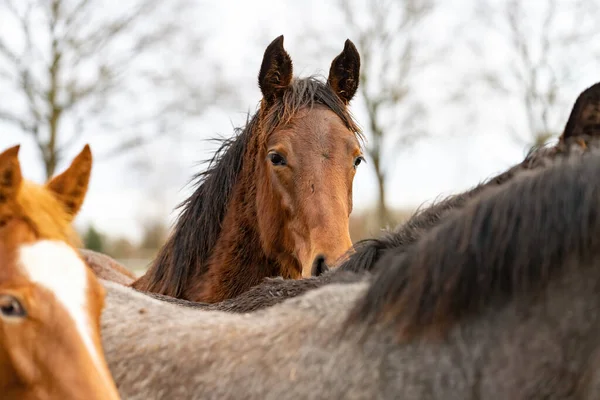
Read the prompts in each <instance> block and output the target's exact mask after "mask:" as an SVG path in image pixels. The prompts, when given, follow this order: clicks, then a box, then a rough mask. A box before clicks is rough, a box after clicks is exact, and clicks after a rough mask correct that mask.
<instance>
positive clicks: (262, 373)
mask: <svg viewBox="0 0 600 400" xmlns="http://www.w3.org/2000/svg"><path fill="white" fill-rule="evenodd" d="M599 176H600V151H598V150H595V149H591V150H589V151H588V152H586V153H585V154H583V155H577V156H571V157H566V158H556V159H555V160H554V161H552V162H551V163H549V165H547V166H546V167H544V168H541V169H537V170H533V171H524V172H522V173H519V174H518V175H517V176H516V177H514V178H513V179H511V180H510V181H509V182H506V183H504V184H503V185H499V186H496V187H490V188H487V189H485V190H483V191H482V192H481V193H480V194H478V195H477V196H474V197H473V198H471V199H469V200H468V201H467V202H466V203H465V204H464V205H463V206H462V207H460V208H458V209H455V210H453V211H452V212H451V213H450V214H448V215H447V216H446V217H445V218H444V219H443V220H442V221H440V223H439V224H437V225H436V226H435V227H433V228H431V229H430V230H429V231H427V232H424V233H423V234H422V235H421V237H420V238H419V239H418V240H417V241H416V242H415V243H414V244H413V245H411V246H410V247H408V248H402V249H400V250H399V251H397V252H396V251H394V250H393V249H391V250H390V251H388V252H386V253H385V254H384V255H383V256H382V257H380V258H379V260H378V261H377V262H376V263H377V265H376V267H375V268H374V271H376V273H375V275H374V277H373V278H369V277H364V278H363V279H362V280H360V281H359V282H356V283H346V284H340V283H332V284H329V285H326V286H324V287H321V288H318V289H314V290H311V291H309V292H307V293H305V294H303V295H300V296H297V297H295V298H292V299H288V300H286V301H283V302H282V303H280V304H277V305H275V306H272V307H270V308H267V309H264V310H260V311H256V312H253V313H249V314H232V313H225V312H218V311H205V310H198V309H194V308H190V307H181V306H178V305H176V304H172V303H168V302H162V301H159V300H156V299H153V298H150V297H148V296H146V295H144V294H142V293H139V292H136V291H134V290H133V289H130V288H127V287H123V286H121V285H118V284H114V283H109V282H106V283H105V286H106V288H107V291H108V297H107V301H106V308H105V312H104V315H103V326H102V329H103V332H102V333H103V344H104V349H105V353H106V358H107V361H108V363H109V367H110V369H111V371H112V373H113V377H114V379H115V381H116V383H117V386H118V388H119V391H120V393H121V395H122V396H123V398H124V399H200V398H202V399H207V398H208V399H213V398H214V399H240V398H244V399H339V398H344V399H345V398H356V399H359V398H360V399H374V398H380V399H393V398H402V399H482V398H484V399H551V398H572V399H597V398H600V375H599V374H600V372H597V371H600V314H599V311H600V295H599V293H600V268H599V267H600V214H599V212H598V210H599V207H598V206H599V205H600V180H599V179H598V177H599Z"/></svg>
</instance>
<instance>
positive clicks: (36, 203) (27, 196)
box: [16, 181, 81, 247]
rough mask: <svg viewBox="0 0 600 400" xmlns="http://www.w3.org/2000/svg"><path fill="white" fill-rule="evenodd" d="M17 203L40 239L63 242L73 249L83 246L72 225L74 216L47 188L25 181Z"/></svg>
mask: <svg viewBox="0 0 600 400" xmlns="http://www.w3.org/2000/svg"><path fill="white" fill-rule="evenodd" d="M16 203H17V207H18V208H19V212H20V213H21V214H22V216H23V217H24V218H26V219H27V220H28V221H29V222H30V223H31V225H32V227H33V228H34V229H35V230H36V232H37V233H38V235H39V236H40V237H42V238H46V239H51V240H61V241H64V242H67V243H69V244H70V245H71V246H73V247H79V246H81V239H80V237H79V235H78V234H77V231H76V230H75V228H74V227H73V225H72V216H71V215H69V213H68V212H67V210H66V209H65V207H64V206H63V205H62V204H61V203H60V201H59V200H58V199H57V198H56V196H55V195H54V194H52V193H51V192H50V191H49V190H48V188H46V187H45V186H41V185H38V184H36V183H33V182H30V181H23V185H22V186H21V189H20V191H19V193H18V195H17V198H16Z"/></svg>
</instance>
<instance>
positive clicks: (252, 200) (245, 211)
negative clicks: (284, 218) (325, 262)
mask: <svg viewBox="0 0 600 400" xmlns="http://www.w3.org/2000/svg"><path fill="white" fill-rule="evenodd" d="M252 147H254V146H252ZM252 147H250V149H251V150H249V151H248V152H247V154H246V155H245V160H244V168H243V170H242V173H241V174H240V177H239V180H238V182H237V184H236V187H235V189H234V194H233V197H232V199H231V201H230V203H229V206H228V208H227V213H226V215H225V218H224V220H223V225H222V229H221V235H220V236H219V239H218V240H217V243H216V244H215V246H214V248H213V251H212V254H211V256H210V258H209V259H208V262H207V264H206V266H205V267H204V268H196V273H195V274H194V276H193V277H192V278H191V279H190V280H189V282H188V285H187V286H186V288H185V289H184V291H183V296H182V297H183V298H184V299H187V300H192V301H201V302H208V303H215V302H219V301H222V300H225V299H229V298H232V297H235V296H237V295H239V294H241V293H243V292H245V291H246V290H248V289H250V288H251V287H252V286H254V285H257V284H259V283H260V282H261V281H262V280H263V278H266V277H270V276H275V275H277V274H278V271H279V270H280V268H279V265H278V262H277V261H276V260H273V259H271V258H269V257H268V256H267V254H265V251H264V249H263V247H262V244H261V240H260V235H259V231H258V213H257V208H256V184H255V183H254V182H255V181H256V180H257V176H258V173H259V172H258V171H256V168H257V165H256V164H257V163H256V152H257V151H258V150H257V149H256V148H254V149H253V148H252Z"/></svg>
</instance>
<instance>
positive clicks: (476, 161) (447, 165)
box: [0, 0, 598, 239]
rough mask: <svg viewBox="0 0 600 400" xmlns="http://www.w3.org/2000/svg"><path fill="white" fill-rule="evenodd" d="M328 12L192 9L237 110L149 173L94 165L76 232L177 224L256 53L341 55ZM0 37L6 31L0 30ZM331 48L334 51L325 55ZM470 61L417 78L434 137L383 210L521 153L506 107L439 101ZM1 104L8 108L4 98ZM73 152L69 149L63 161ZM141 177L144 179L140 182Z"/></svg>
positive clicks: (313, 60) (28, 158) (2, 134)
mask: <svg viewBox="0 0 600 400" xmlns="http://www.w3.org/2000/svg"><path fill="white" fill-rule="evenodd" d="M447 3H450V2H447ZM465 4H467V2H466V1H456V2H452V5H451V6H450V5H448V4H447V5H446V6H447V8H446V9H443V10H442V11H441V12H439V13H438V14H437V17H436V18H437V19H436V21H437V22H436V23H434V24H432V26H431V27H430V29H428V33H429V34H430V35H432V37H436V36H438V37H439V36H440V35H441V36H443V35H448V34H451V33H452V32H454V31H453V29H456V21H457V18H458V16H460V15H461V13H464V12H466V5H465ZM331 10H332V7H331V5H328V3H326V2H321V1H317V0H313V1H309V2H298V1H278V2H270V1H264V0H260V1H253V2H248V1H233V0H220V1H219V2H212V3H211V4H210V6H206V7H205V8H203V9H202V10H200V11H198V13H199V14H198V19H199V21H198V23H199V24H202V29H204V30H205V31H209V32H210V38H209V40H208V42H207V48H206V52H207V54H209V57H210V59H211V60H215V61H216V62H219V63H220V64H221V72H222V73H223V75H224V76H225V77H229V78H230V79H231V80H232V81H235V82H243V84H240V87H239V92H240V93H239V102H240V104H238V105H236V106H234V107H223V108H214V109H210V110H209V111H208V112H207V114H206V115H205V116H204V117H203V118H202V119H201V120H198V121H194V123H193V129H194V132H197V136H193V137H192V139H189V138H188V140H186V141H185V142H180V141H172V140H167V139H168V138H166V139H164V140H161V141H160V142H157V143H155V144H153V145H152V146H148V147H147V148H145V149H144V152H145V153H146V154H147V156H148V157H147V159H149V160H151V163H153V164H154V168H153V169H152V172H151V173H140V172H138V171H136V170H132V166H131V164H132V163H131V160H128V159H127V157H122V158H119V159H115V160H110V161H107V162H104V163H97V164H96V165H94V170H93V174H92V181H91V186H90V190H89V194H88V198H87V200H86V202H85V204H84V207H83V209H82V211H81V214H80V215H79V217H78V219H77V224H78V226H80V227H84V226H86V225H87V224H89V223H93V224H94V225H95V226H97V227H98V228H99V229H100V230H101V231H104V232H106V233H109V234H111V235H125V236H127V237H130V238H132V239H138V238H139V236H140V221H142V220H143V219H144V217H145V216H146V215H148V214H149V213H159V214H160V213H162V214H163V215H164V216H165V218H169V221H170V222H172V221H173V219H174V218H175V217H176V216H177V214H176V213H174V212H173V209H174V207H175V205H176V204H178V203H179V202H180V201H182V200H183V199H185V198H186V197H187V196H188V195H189V194H190V188H189V187H186V186H185V185H186V183H187V182H188V180H189V179H190V178H191V177H192V175H193V174H194V173H196V172H198V170H199V168H201V167H200V166H198V162H199V161H202V160H205V159H206V158H208V157H210V155H211V152H212V151H213V150H214V148H215V147H214V144H210V143H206V142H205V139H207V138H209V137H213V136H215V135H225V136H228V135H231V134H232V133H233V130H232V125H240V124H241V123H242V122H243V121H244V120H245V113H246V112H248V111H254V110H255V109H256V106H257V104H258V101H259V100H260V92H259V90H258V87H257V84H256V75H257V73H258V70H259V68H260V63H261V60H262V55H263V51H264V48H265V47H266V46H267V45H268V44H269V42H270V41H271V40H272V39H274V38H275V37H276V36H278V35H280V34H284V35H285V47H286V49H287V50H288V52H289V53H290V55H291V57H292V59H293V61H294V72H295V73H296V74H299V75H307V74H312V73H321V74H324V73H325V71H328V69H329V63H330V62H331V60H332V59H333V57H334V56H335V55H336V54H337V53H338V52H339V51H341V49H342V47H343V43H344V40H345V39H346V38H350V39H352V37H351V33H350V32H348V31H347V30H346V29H345V28H344V26H343V24H342V21H337V20H335V19H334V18H333V17H332V16H333V15H334V13H333V12H332V11H331ZM188 19H189V18H188ZM0 25H1V20H0ZM324 27H325V28H324ZM312 28H318V29H320V30H321V31H323V30H324V29H325V31H326V32H329V33H328V34H327V35H326V36H327V37H324V38H323V50H322V51H321V53H324V54H321V55H320V56H319V57H307V56H306V55H305V54H303V52H304V51H305V47H306V46H304V43H302V40H303V38H302V35H301V33H302V32H303V31H304V30H307V29H312ZM474 29H475V28H474ZM468 30H469V29H467V31H468ZM0 34H2V35H6V34H8V33H7V32H6V31H2V29H1V28H0ZM467 34H470V35H475V36H477V35H480V40H482V41H484V42H485V43H489V45H490V46H494V45H495V44H494V43H495V40H497V38H494V37H493V36H488V35H487V34H483V33H481V32H478V31H473V32H467ZM335 43H337V48H331V46H332V44H335ZM328 52H329V53H328ZM303 55H304V57H303ZM470 57H471V56H468V55H467V53H466V52H465V51H464V49H463V48H462V47H461V45H460V44H457V45H456V46H455V48H453V49H452V52H451V55H450V59H449V61H448V62H447V71H446V73H441V72H440V71H439V70H438V71H437V75H435V76H423V77H422V78H421V81H420V84H421V85H423V87H425V86H427V87H430V86H431V87H434V86H436V85H437V86H438V90H436V89H434V90H427V91H425V92H426V94H425V98H426V99H427V100H428V101H431V104H435V105H438V104H439V110H437V109H436V110H435V113H434V115H435V117H434V118H431V119H430V120H429V121H428V122H427V129H428V130H429V131H431V132H432V134H433V138H431V139H428V140H426V141H422V142H420V143H419V144H418V145H417V146H415V147H412V148H410V149H409V150H406V151H399V152H398V154H397V157H396V162H395V166H394V169H393V174H392V177H391V178H390V181H389V188H388V196H387V200H388V202H389V204H390V205H391V206H394V207H416V206H418V205H420V204H421V203H423V202H427V201H430V200H433V199H435V198H439V197H440V196H444V195H447V194H451V193H453V192H457V191H460V190H464V189H466V188H468V187H471V186H473V185H475V184H477V183H478V182H480V181H482V180H484V179H486V178H488V177H490V176H492V175H493V174H494V173H496V172H499V171H501V170H503V169H505V168H507V167H508V166H509V165H511V164H513V163H516V162H518V161H520V160H521V159H522V157H523V154H524V149H523V148H522V147H519V146H517V145H516V144H515V143H514V142H513V141H511V139H510V138H509V135H508V134H507V128H506V123H507V122H512V120H514V119H518V118H520V116H518V115H515V111H514V110H515V108H514V107H515V105H514V104H507V103H506V102H503V100H501V99H496V98H493V97H482V98H481V99H477V100H476V101H473V102H472V103H471V104H469V105H463V106H456V107H450V106H448V107H445V105H444V104H442V102H443V101H444V98H443V97H442V95H441V93H443V92H444V90H439V89H440V88H439V86H441V87H442V89H443V87H445V86H444V85H456V82H457V79H456V77H457V76H460V77H463V78H464V77H465V76H467V77H468V75H469V74H470V73H472V72H473V71H474V70H475V69H476V68H478V66H480V65H481V63H482V61H481V60H478V61H477V62H474V61H473V59H472V58H470ZM487 57H488V59H487V61H485V62H488V63H502V60H503V53H502V48H501V47H498V49H497V51H495V52H491V53H490V54H489V55H488V56H487ZM199 65H200V66H201V65H202V60H199ZM200 68H201V67H200ZM202 73H207V72H206V71H202V70H199V71H198V74H202ZM586 74H587V75H586ZM596 80H598V77H594V76H592V75H591V74H590V73H589V71H582V76H581V77H579V79H578V81H577V82H576V84H574V85H573V86H572V87H568V88H564V91H565V96H567V97H570V98H572V100H573V101H574V100H575V97H576V95H577V94H578V93H579V92H580V91H581V90H583V89H585V87H587V86H589V85H591V84H593V83H595V82H596ZM428 85H429V86H428ZM148 95H149V96H152V94H148ZM2 101H7V99H6V97H5V96H4V95H3V96H2ZM140 101H143V99H140ZM130 106H131V107H136V106H138V105H137V104H131V105H130ZM351 107H352V110H353V112H354V114H355V116H356V118H357V120H358V122H359V123H361V124H362V123H364V122H365V118H364V114H363V113H362V112H361V109H360V107H359V105H358V104H351ZM461 107H462V108H461ZM467 108H468V111H469V112H471V113H472V112H473V111H475V113H476V115H477V120H476V121H475V122H473V121H471V120H470V119H469V117H468V115H467V114H468V113H467ZM125 111H126V110H125ZM568 111H569V110H566V111H565V114H568ZM467 120H469V123H467V122H466V121H467ZM463 121H465V122H464V123H463ZM0 129H1V130H0V149H4V148H6V147H8V146H11V145H14V144H17V143H21V144H22V146H21V153H20V159H21V163H22V167H23V173H24V175H25V176H26V177H27V178H30V179H33V180H36V181H38V182H39V181H41V180H42V168H41V163H40V162H39V159H38V153H37V150H36V148H35V147H34V145H33V143H32V142H31V141H30V140H28V139H27V138H26V137H24V136H23V135H21V134H20V133H19V132H18V131H16V130H15V129H13V128H11V127H9V126H7V125H1V124H0ZM90 143H91V144H92V150H93V151H100V150H101V149H102V148H107V147H108V145H109V144H110V143H104V142H101V140H100V139H94V138H92V139H91V140H90ZM79 149H80V148H78V149H74V150H73V154H72V156H74V155H75V154H76V152H77V151H79ZM68 158H69V159H70V158H71V157H68ZM65 167H66V163H63V164H62V165H61V166H60V167H59V169H60V170H62V169H64V168H65ZM141 179H143V180H144V181H143V182H141V181H140V180H141ZM149 181H151V182H149ZM152 186H154V187H155V190H154V191H153V192H152V195H149V192H148V188H149V187H152ZM375 199H376V187H375V182H374V175H373V172H372V170H371V169H370V167H369V164H368V163H367V164H366V165H361V167H360V168H359V171H358V173H357V175H356V178H355V183H354V203H355V207H356V210H357V211H360V210H361V209H365V208H367V207H369V206H370V205H372V204H373V202H374V200H375Z"/></svg>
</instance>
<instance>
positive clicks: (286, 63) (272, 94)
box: [258, 35, 292, 104]
mask: <svg viewBox="0 0 600 400" xmlns="http://www.w3.org/2000/svg"><path fill="white" fill-rule="evenodd" d="M291 81H292V59H291V58H290V56H289V54H288V53H287V52H286V51H285V49H284V48H283V35H281V36H279V37H278V38H276V39H275V40H273V41H272V42H271V44H270V45H269V46H267V48H266V50H265V54H264V56H263V61H262V65H261V66H260V72H259V73H258V86H259V87H260V91H261V92H262V95H263V98H264V99H265V100H266V102H267V104H270V103H272V102H273V101H274V100H275V99H276V98H277V97H279V96H281V95H282V94H283V92H284V91H285V89H286V88H287V87H288V86H289V84H290V82H291Z"/></svg>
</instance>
